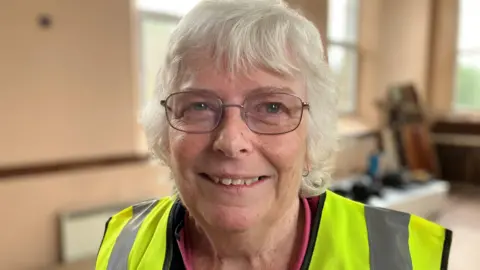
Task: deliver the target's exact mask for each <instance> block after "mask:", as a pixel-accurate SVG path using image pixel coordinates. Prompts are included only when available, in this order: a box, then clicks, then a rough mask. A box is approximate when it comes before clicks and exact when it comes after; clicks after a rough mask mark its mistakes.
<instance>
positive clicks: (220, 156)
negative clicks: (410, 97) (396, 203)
mask: <svg viewBox="0 0 480 270" xmlns="http://www.w3.org/2000/svg"><path fill="white" fill-rule="evenodd" d="M323 55H324V50H323V48H322V42H321V38H320V34H319V32H318V30H317V29H316V27H315V26H314V25H313V24H312V23H311V22H310V21H308V20H307V19H306V18H305V17H303V16H302V15H300V14H299V13H298V12H296V11H294V10H292V9H290V8H289V7H288V6H287V5H285V4H284V3H282V2H280V1H273V0H263V1H262V0H230V1H227V0H223V1H221V0H210V1H209V0H205V1H202V2H200V3H199V4H198V5H197V6H196V7H195V8H193V10H191V11H190V12H189V13H188V14H187V15H185V16H184V17H183V19H182V20H181V22H180V23H179V24H178V26H177V28H176V30H175V31H174V32H173V34H172V36H171V40H170V43H169V50H168V53H167V55H166V58H165V59H164V61H163V68H162V71H161V76H160V82H159V87H158V91H157V95H156V98H155V99H154V100H153V101H152V102H151V103H150V104H149V106H148V107H147V109H146V112H145V115H144V118H143V123H144V126H145V130H146V134H147V136H148V141H149V145H150V147H151V149H152V151H153V152H154V153H155V155H156V156H157V157H158V158H159V159H160V160H161V161H163V162H164V164H165V165H166V166H168V167H169V168H170V170H171V174H172V177H173V180H174V183H175V192H174V195H172V196H170V197H165V198H161V199H159V200H152V201H147V202H143V203H140V204H137V205H134V206H132V207H129V208H127V209H125V210H124V211H121V212H120V213H118V214H117V215H114V216H113V217H111V219H110V220H109V222H108V223H107V227H106V232H105V235H104V239H103V242H102V245H101V247H100V250H99V254H98V259H97V269H98V270H103V269H109V270H127V269H195V270H196V269H275V270H279V269H280V270H281V269H294V270H297V269H328V270H342V269H351V270H363V269H378V270H386V269H388V270H392V269H393V270H395V269H399V270H400V269H401V270H407V269H416V270H432V269H446V267H447V261H448V253H449V245H450V240H451V232H450V231H449V230H447V229H445V228H442V227H440V226H439V225H436V224H434V223H431V222H429V221H426V220H424V219H421V218H419V217H416V216H413V215H409V214H406V213H400V212H395V211H390V210H384V209H376V208H373V207H369V206H364V205H362V204H359V203H356V202H353V201H350V200H348V199H346V198H343V197H340V196H338V195H336V194H334V193H332V192H329V191H326V186H327V183H328V182H329V166H328V160H330V158H331V156H332V153H334V151H335V148H336V134H335V129H336V108H335V106H336V105H335V104H336V102H335V100H336V98H335V90H334V87H333V86H332V79H331V75H330V74H329V71H328V66H327V64H326V62H325V59H324V57H323Z"/></svg>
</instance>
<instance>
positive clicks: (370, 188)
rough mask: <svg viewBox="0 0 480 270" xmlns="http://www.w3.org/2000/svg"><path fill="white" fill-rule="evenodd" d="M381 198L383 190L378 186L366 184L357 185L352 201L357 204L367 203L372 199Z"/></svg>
mask: <svg viewBox="0 0 480 270" xmlns="http://www.w3.org/2000/svg"><path fill="white" fill-rule="evenodd" d="M372 196H378V197H381V188H380V187H379V186H376V185H368V184H365V183H361V182H358V183H355V184H354V185H353V187H352V199H353V200H354V201H357V202H361V203H367V202H368V200H369V199H370V197H372Z"/></svg>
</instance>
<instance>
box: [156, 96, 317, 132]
mask: <svg viewBox="0 0 480 270" xmlns="http://www.w3.org/2000/svg"><path fill="white" fill-rule="evenodd" d="M195 91H196V92H203V93H205V92H206V91H202V90H192V91H188V92H185V91H184V92H176V93H172V94H170V95H168V96H167V97H166V98H165V99H163V100H161V101H160V105H162V106H163V107H164V108H165V115H166V116H167V121H168V124H169V125H170V126H171V127H172V128H173V129H176V130H178V131H181V132H185V133H190V134H206V133H211V132H213V131H214V130H215V129H217V128H218V127H219V126H220V123H221V122H222V120H223V117H224V115H225V108H228V107H237V108H239V109H240V115H241V117H242V120H243V122H244V123H245V125H246V126H247V127H248V129H249V130H251V131H252V132H254V133H256V134H261V135H281V134H285V133H289V132H292V131H294V130H296V129H297V128H298V127H299V126H300V123H302V119H303V111H304V110H305V109H307V110H310V104H309V103H308V102H305V101H303V100H302V99H301V98H300V97H298V96H296V95H294V94H291V93H285V92H264V93H255V94H253V95H248V96H246V97H245V100H244V101H243V104H228V103H224V102H223V100H222V99H221V98H220V97H218V96H217V95H215V94H213V93H208V94H210V95H212V97H215V98H216V99H217V101H218V104H219V105H220V116H219V117H218V120H217V123H216V124H215V126H213V127H212V128H211V129H210V130H208V131H186V130H183V129H179V128H177V127H175V126H174V125H173V124H172V122H171V121H170V114H169V108H168V106H167V103H168V100H169V99H170V98H172V97H174V96H176V95H179V94H185V93H191V92H195ZM267 94H282V95H288V96H292V97H295V98H297V99H298V100H299V101H300V102H301V105H302V108H301V110H300V117H299V119H298V123H297V125H296V126H295V127H294V128H292V129H290V130H288V131H283V132H274V133H270V132H258V131H255V130H253V129H252V128H251V127H250V126H249V125H248V121H247V115H246V112H245V102H246V101H247V100H248V99H249V98H251V97H252V96H261V95H267Z"/></svg>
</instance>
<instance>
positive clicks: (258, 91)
mask: <svg viewBox="0 0 480 270" xmlns="http://www.w3.org/2000/svg"><path fill="white" fill-rule="evenodd" d="M190 91H194V92H204V93H211V94H215V95H216V91H215V90H213V89H206V88H195V87H186V88H183V89H181V90H180V92H190ZM246 92H247V94H246V95H245V96H249V95H252V94H261V93H288V94H296V93H295V91H293V90H292V89H291V88H289V87H277V86H261V87H257V88H253V89H251V90H248V91H246Z"/></svg>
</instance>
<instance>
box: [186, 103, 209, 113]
mask: <svg viewBox="0 0 480 270" xmlns="http://www.w3.org/2000/svg"><path fill="white" fill-rule="evenodd" d="M190 108H191V109H193V110H195V111H203V110H206V109H208V105H207V104H205V103H203V102H196V103H193V104H191V105H190Z"/></svg>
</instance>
